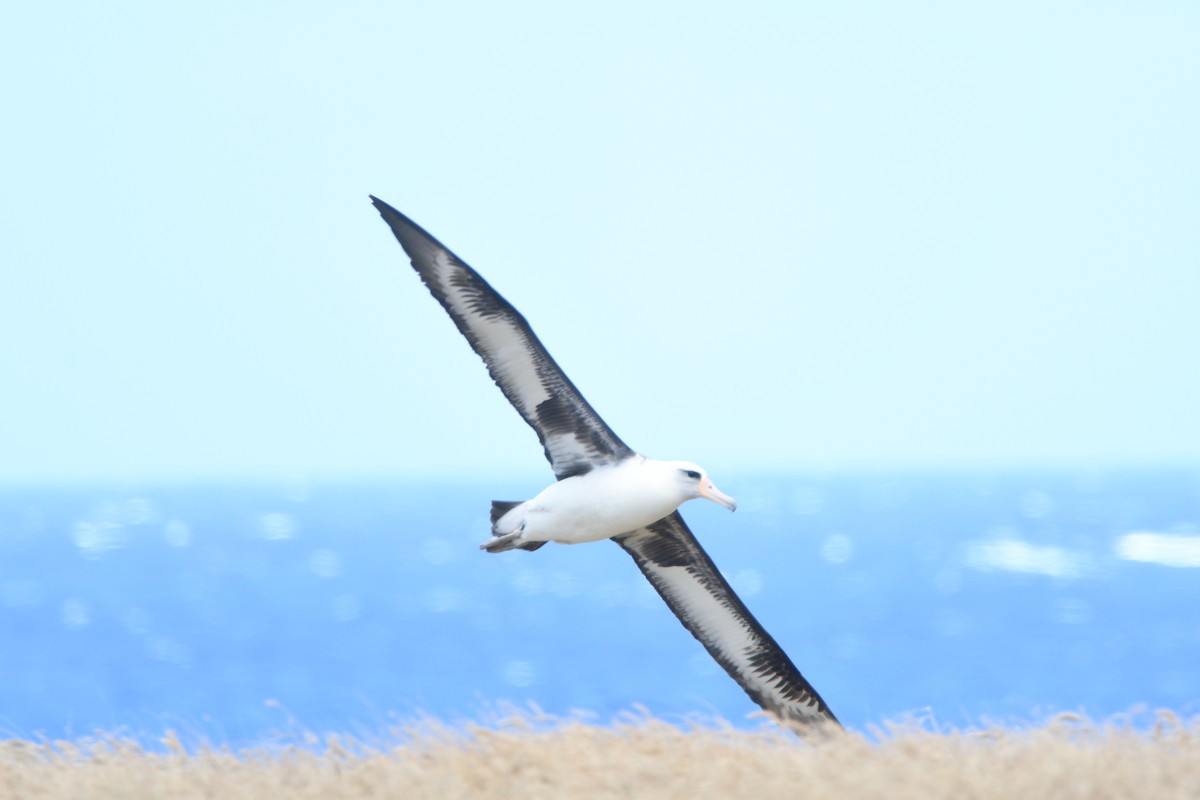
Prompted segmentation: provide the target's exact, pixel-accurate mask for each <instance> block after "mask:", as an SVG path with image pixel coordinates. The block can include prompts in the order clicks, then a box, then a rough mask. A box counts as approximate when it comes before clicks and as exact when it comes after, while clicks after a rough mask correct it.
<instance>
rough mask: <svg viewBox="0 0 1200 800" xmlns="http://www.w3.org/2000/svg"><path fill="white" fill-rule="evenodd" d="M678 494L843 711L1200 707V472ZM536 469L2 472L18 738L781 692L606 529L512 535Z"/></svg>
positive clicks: (1, 719) (616, 705)
mask: <svg viewBox="0 0 1200 800" xmlns="http://www.w3.org/2000/svg"><path fill="white" fill-rule="evenodd" d="M721 484H722V488H723V489H725V490H726V491H728V492H729V493H730V494H732V495H734V496H735V497H737V499H738V501H739V507H738V511H737V513H735V514H732V515H730V514H729V513H728V512H726V511H724V510H723V509H720V508H718V507H716V506H715V505H713V504H707V503H691V504H688V505H686V506H684V509H683V512H684V516H685V518H687V520H688V522H689V524H690V525H691V527H692V529H693V531H694V532H695V533H696V535H697V537H698V538H699V539H700V541H701V543H702V544H703V545H704V546H705V548H706V549H707V550H708V551H709V554H710V555H711V556H712V557H713V559H714V560H715V561H716V563H717V564H718V565H719V566H720V567H721V569H722V571H723V572H724V574H725V575H726V577H727V578H728V579H729V581H730V582H731V583H732V585H733V586H734V588H735V589H736V590H737V591H738V593H739V594H740V595H741V597H742V599H743V600H744V601H745V602H746V604H747V605H748V606H749V608H750V609H751V611H753V612H754V614H755V615H756V616H757V617H758V619H759V621H760V622H762V624H763V625H764V626H765V627H766V629H767V630H768V631H769V632H770V633H771V634H772V635H773V636H774V637H775V639H776V640H777V641H778V642H779V643H780V644H781V645H782V646H783V648H784V649H785V650H786V651H787V652H788V653H789V655H790V656H791V658H792V660H793V661H794V662H795V663H796V665H797V666H798V667H799V668H800V670H801V671H802V672H803V673H804V675H805V677H807V678H808V679H809V681H810V682H811V683H812V684H813V685H814V686H815V687H816V688H817V689H818V691H820V692H821V694H822V695H823V697H824V698H825V700H826V701H827V702H828V703H829V705H830V706H831V707H832V709H833V710H834V712H835V713H836V714H837V715H838V716H839V718H840V719H841V720H842V721H843V723H845V724H846V725H847V726H848V727H852V728H859V729H862V728H865V727H866V726H868V725H870V724H872V723H878V722H880V721H883V720H889V719H896V718H898V717H901V716H904V715H906V714H913V713H915V714H920V715H922V716H932V717H933V718H934V719H936V720H938V721H939V722H940V723H943V724H949V725H960V726H963V725H970V724H976V723H979V722H981V721H985V720H989V721H1000V722H1004V721H1010V720H1029V719H1034V718H1039V717H1042V716H1044V715H1046V714H1048V713H1052V712H1054V711H1059V710H1072V711H1077V710H1082V711H1084V712H1086V713H1088V714H1090V715H1092V716H1094V717H1105V716H1109V715H1112V714H1115V713H1120V712H1126V711H1130V710H1131V709H1137V708H1139V707H1148V708H1156V707H1167V708H1171V709H1174V710H1176V711H1180V712H1183V713H1193V714H1194V713H1197V712H1200V469H1162V470H1144V469H1143V470H1131V471H1103V470H1077V471H1070V470H1061V471H1046V472H1029V471H1024V472H1007V473H1005V472H997V473H985V472H976V473H966V474H962V473H957V474H938V473H913V472H897V473H885V472H877V473H824V474H811V473H797V474H792V475H781V474H773V475H771V476H762V475H740V476H739V475H732V476H722V482H721ZM540 488H541V487H540V486H539V485H538V482H537V480H531V481H528V482H526V481H517V480H515V479H511V478H504V479H502V480H500V481H495V482H491V483H482V482H481V483H477V484H461V485H451V484H444V483H432V482H431V483H413V482H402V481H396V482H383V481H380V482H377V483H359V484H350V483H341V484H339V483H320V482H308V481H304V480H300V479H296V480H289V481H281V482H279V483H274V484H273V483H269V482H263V483H260V484H254V485H206V486H195V485H187V486H184V485H144V486H136V485H126V486H115V485H109V486H93V487H88V486H73V487H20V488H13V487H10V488H7V489H3V490H0V736H17V737H26V738H29V737H43V736H44V737H54V738H58V737H72V736H80V735H85V734H91V733H93V732H94V731H96V730H98V729H101V730H105V731H118V732H123V733H126V734H129V735H133V736H138V737H146V738H153V737H155V736H157V735H158V734H160V733H161V732H162V731H163V730H164V729H166V728H174V729H177V730H181V731H184V732H187V733H189V734H190V735H193V736H196V737H204V738H206V739H209V740H211V741H215V742H221V743H231V744H246V743H253V742H256V741H261V740H263V739H264V738H268V737H271V736H274V735H278V733H279V732H280V731H288V730H294V729H304V730H311V731H315V732H322V731H342V732H350V733H364V732H365V733H369V732H371V731H379V730H382V729H385V728H386V727H387V726H390V725H392V724H394V723H397V722H400V721H404V720H409V719H412V718H415V717H419V716H423V715H432V716H435V717H438V718H440V719H443V720H446V721H448V722H455V721H458V720H464V719H480V718H486V717H487V716H488V715H489V714H492V713H495V711H496V709H497V708H498V706H499V705H501V704H504V703H515V704H518V705H527V704H529V703H534V704H536V705H537V706H538V707H539V708H541V709H543V710H545V711H547V712H551V713H555V714H568V713H572V712H575V711H578V710H582V711H585V712H590V713H592V714H594V715H595V718H596V719H598V720H600V721H606V720H608V719H610V718H612V717H613V716H614V715H616V714H618V713H620V712H622V711H627V710H629V709H631V708H635V707H638V706H643V707H645V708H647V709H649V710H650V711H651V712H653V713H654V714H657V715H661V716H664V717H666V718H667V719H675V720H684V719H687V718H689V717H691V716H693V715H696V714H700V715H704V716H714V715H719V716H722V717H724V718H726V719H728V720H730V721H732V722H733V723H734V724H735V725H739V726H742V725H745V726H757V725H759V724H761V721H760V720H757V719H755V718H753V717H752V716H748V715H751V714H752V712H754V711H756V707H755V706H754V705H753V704H752V703H751V701H750V700H749V699H748V698H747V697H746V696H745V695H744V694H743V693H742V691H741V689H740V688H739V687H738V686H737V685H736V684H735V683H734V682H733V681H732V680H731V679H730V678H729V677H728V676H726V675H725V674H724V673H723V672H722V671H721V669H720V668H719V667H718V666H717V665H716V664H715V663H714V662H713V661H712V659H711V658H710V657H709V656H708V654H707V653H706V652H705V651H704V649H703V648H702V647H701V646H700V644H699V643H698V642H696V641H695V640H694V639H693V638H692V637H691V636H690V634H688V633H687V631H685V630H684V628H683V627H682V626H681V625H680V624H679V622H678V621H677V620H676V619H675V617H674V616H673V615H672V614H671V612H670V611H669V610H668V609H667V607H666V606H665V605H664V604H663V602H662V601H661V600H660V599H659V597H658V596H657V595H656V594H655V593H654V591H653V590H652V589H651V587H650V586H649V584H648V583H647V582H646V581H645V579H644V578H643V577H642V576H641V573H640V572H639V571H638V570H637V568H636V566H635V564H634V563H633V562H632V560H631V559H630V558H629V557H628V556H627V555H626V554H625V553H623V552H622V551H621V550H620V548H618V547H617V546H615V545H613V544H611V543H609V542H594V543H590V544H584V545H576V546H562V545H552V546H547V547H544V548H542V549H541V550H539V551H537V552H533V553H529V552H520V551H518V552H511V553H505V554H500V555H489V554H486V553H483V552H481V551H480V550H479V549H478V544H479V543H480V542H481V541H483V540H484V539H485V538H487V535H488V523H487V512H488V507H489V501H490V500H492V499H493V498H499V499H515V498H521V497H524V496H528V495H531V494H532V493H534V492H536V491H537V490H538V489H540Z"/></svg>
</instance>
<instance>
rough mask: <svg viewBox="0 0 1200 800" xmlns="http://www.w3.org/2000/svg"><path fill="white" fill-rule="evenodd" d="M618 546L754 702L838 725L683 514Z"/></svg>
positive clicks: (782, 715) (621, 539) (794, 718)
mask: <svg viewBox="0 0 1200 800" xmlns="http://www.w3.org/2000/svg"><path fill="white" fill-rule="evenodd" d="M613 541H615V542H616V543H617V544H619V545H621V547H622V548H624V550H625V552H627V553H629V555H631V556H633V560H634V561H636V562H637V565H638V567H640V568H641V570H642V573H643V574H644V575H645V576H646V578H647V579H648V580H649V581H650V583H651V584H653V586H654V588H655V589H657V590H658V593H659V594H660V595H662V598H663V600H665V601H667V605H668V606H670V608H671V610H672V611H674V612H675V616H677V617H679V621H680V622H682V623H683V626H684V627H685V628H687V629H688V630H689V631H691V633H692V635H693V636H695V637H696V638H697V639H698V640H699V641H700V643H701V644H702V645H704V647H705V649H707V650H708V652H709V654H710V655H711V656H712V657H713V658H714V659H716V661H717V663H718V664H720V665H721V666H722V667H724V668H725V671H726V672H728V673H729V675H730V677H732V678H733V679H734V680H735V681H737V682H738V684H739V685H740V686H741V687H742V688H743V689H745V690H746V694H748V695H750V699H752V700H753V701H754V702H756V703H758V705H760V706H761V707H762V708H764V709H765V710H767V711H768V712H770V713H772V714H774V715H775V716H776V717H778V718H779V719H781V720H786V721H791V722H798V723H801V724H804V725H808V724H811V723H814V722H833V723H835V724H836V723H837V719H836V718H835V717H834V716H833V712H832V711H830V710H829V706H827V705H826V704H825V701H824V700H822V699H821V696H820V695H819V694H817V691H816V689H814V688H813V687H812V686H811V685H810V684H809V682H808V681H806V680H805V679H804V676H803V675H801V674H800V670H798V669H796V666H795V665H794V664H793V663H792V662H791V659H789V658H788V657H787V654H786V653H784V652H783V649H782V648H780V646H779V645H778V644H776V643H775V640H774V639H772V638H771V635H770V634H768V633H767V632H766V631H765V630H763V627H762V626H761V625H759V624H758V620H756V619H755V618H754V615H753V614H751V613H750V611H749V609H747V608H746V606H745V605H744V604H743V603H742V601H741V599H740V598H739V597H738V596H737V595H736V594H734V592H733V589H732V588H731V587H730V586H729V584H728V583H727V582H726V581H725V579H724V578H723V577H721V573H720V572H718V571H717V567H716V565H715V564H713V562H712V559H710V558H709V557H708V553H705V552H704V548H702V547H701V546H700V543H699V542H698V541H696V537H695V536H693V535H692V532H691V531H689V530H688V527H687V525H685V524H684V522H683V517H681V516H679V512H675V513H674V514H672V515H671V516H669V517H665V518H664V519H661V520H659V521H658V522H655V523H654V524H652V525H649V526H647V527H645V528H639V529H638V530H636V531H633V532H631V533H625V534H621V535H620V536H614V537H613Z"/></svg>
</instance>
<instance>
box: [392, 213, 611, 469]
mask: <svg viewBox="0 0 1200 800" xmlns="http://www.w3.org/2000/svg"><path fill="white" fill-rule="evenodd" d="M371 202H372V203H374V204H375V208H377V209H378V210H379V213H380V214H381V215H383V219H384V221H386V222H387V224H388V225H390V226H391V228H392V233H394V234H396V238H397V239H398V240H399V241H400V245H401V247H403V248H404V251H405V252H406V253H408V255H409V257H410V258H411V259H412V265H413V268H414V269H416V271H417V274H418V275H420V276H421V280H422V281H424V283H425V285H426V286H427V287H429V291H430V292H432V293H433V296H434V297H435V298H437V300H438V302H439V303H441V304H442V307H443V308H445V309H446V312H447V313H448V314H449V315H450V318H451V319H453V320H454V324H455V325H457V326H458V330H459V331H460V332H461V333H462V335H463V336H465V337H466V338H467V341H468V342H470V343H471V347H472V348H473V349H474V350H475V352H476V353H478V354H479V357H480V358H482V359H483V360H484V363H485V364H487V368H488V372H489V373H490V374H491V376H492V380H494V381H495V382H496V385H497V386H499V387H500V391H502V392H504V396H505V397H507V398H508V401H509V402H510V403H512V405H513V408H515V409H516V410H517V412H518V413H519V414H520V415H521V417H522V418H524V420H525V421H526V422H528V423H529V425H530V426H531V427H532V428H533V429H534V430H535V431H537V435H538V440H539V441H541V443H542V447H543V448H544V449H545V451H546V458H547V459H548V460H549V461H550V466H551V467H552V468H553V469H554V474H555V475H556V476H557V477H558V479H559V480H562V479H563V478H569V477H571V476H572V475H582V474H583V473H585V472H588V471H590V470H591V469H592V468H593V467H595V466H597V465H600V464H610V463H613V462H616V461H620V460H621V459H623V458H625V457H627V456H629V455H632V454H633V451H632V450H630V449H629V448H628V447H627V446H626V445H625V443H624V442H622V441H621V440H620V439H619V438H617V435H616V434H615V433H613V432H612V430H611V429H610V428H609V427H608V425H606V424H605V422H604V420H602V419H601V418H600V416H599V415H598V414H597V413H596V412H595V411H594V410H592V407H591V406H590V405H588V403H587V401H586V400H584V399H583V395H581V394H580V393H579V390H578V389H576V388H575V386H574V384H572V383H571V381H570V379H569V378H568V377H567V376H566V375H565V374H563V371H562V370H561V369H559V367H558V365H557V364H555V363H554V359H553V358H551V357H550V354H549V353H547V352H546V348H545V347H543V346H542V343H541V342H539V341H538V338H537V336H535V335H534V333H533V330H532V329H531V328H530V327H529V323H527V322H526V321H525V318H524V317H522V316H521V314H520V313H519V312H518V311H517V310H516V309H515V308H513V307H512V306H511V305H510V304H509V302H508V301H507V300H505V299H504V298H503V297H501V296H500V295H499V293H497V292H496V290H495V289H493V288H492V287H491V286H489V285H488V283H487V281H485V280H484V279H483V278H482V277H480V275H479V273H477V272H476V271H475V270H473V269H471V268H470V267H469V266H467V264H466V263H465V262H463V261H462V260H461V259H460V258H458V257H457V256H456V255H454V253H452V252H450V251H449V250H448V249H447V248H446V247H445V246H443V245H442V243H441V242H439V241H438V240H437V239H435V238H433V237H432V236H430V235H429V234H428V233H426V232H425V231H424V230H423V229H422V228H421V227H420V226H419V225H417V224H416V223H415V222H413V221H412V220H410V219H409V218H408V217H406V216H404V215H403V214H401V213H400V212H399V211H397V210H396V209H394V208H392V207H391V206H389V205H388V204H387V203H385V202H383V201H382V200H380V199H379V198H377V197H371Z"/></svg>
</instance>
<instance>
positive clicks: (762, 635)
mask: <svg viewBox="0 0 1200 800" xmlns="http://www.w3.org/2000/svg"><path fill="white" fill-rule="evenodd" d="M371 202H372V203H374V204H375V208H376V209H378V211H379V213H380V214H381V215H382V216H383V219H384V221H385V222H387V224H388V225H389V226H390V227H391V229H392V233H393V234H395V236H396V239H397V240H399V242H400V246H401V247H403V248H404V251H405V252H406V253H407V254H408V256H409V258H410V259H412V266H413V268H414V269H415V270H416V271H417V274H418V275H419V276H420V278H421V281H422V282H423V283H424V284H425V286H426V287H427V288H428V289H429V291H430V292H431V293H432V294H433V296H434V298H436V299H437V301H438V302H439V303H441V305H442V307H443V308H444V309H445V310H446V313H448V314H449V315H450V318H451V319H452V320H454V324H455V325H456V326H457V327H458V330H459V332H460V333H462V335H463V336H464V337H466V339H467V341H468V342H469V343H470V345H471V348H472V349H473V350H474V351H475V352H476V354H478V355H479V357H480V358H482V359H483V361H484V364H486V366H487V369H488V373H489V374H490V375H491V377H492V380H493V381H495V382H496V385H497V386H499V387H500V391H501V392H503V393H504V396H505V397H506V398H508V401H509V402H510V403H512V405H513V408H515V409H516V410H517V413H519V414H520V415H521V417H522V418H523V419H524V420H525V422H527V423H528V424H529V426H530V427H532V428H533V430H534V431H535V432H536V433H537V436H538V440H539V441H540V442H541V444H542V447H543V448H544V450H545V453H546V459H547V460H548V461H549V462H550V466H551V468H552V469H553V471H554V476H555V478H556V479H557V480H556V482H555V483H553V484H551V485H550V486H548V487H547V488H546V489H544V490H543V491H542V492H541V493H539V494H538V495H537V496H535V497H534V498H533V499H531V500H525V501H521V502H507V501H494V502H493V503H492V511H491V521H492V537H491V538H490V539H488V540H487V541H486V542H484V543H483V544H482V545H481V548H482V549H484V550H487V551H488V552H489V553H499V552H503V551H506V550H514V549H519V550H536V549H538V548H539V547H541V546H543V545H544V544H546V543H547V542H560V543H565V544H577V543H580V542H591V541H598V540H600V539H612V540H613V541H614V542H616V543H617V544H618V545H620V547H621V548H622V549H623V550H625V552H627V553H628V554H629V555H630V556H632V557H633V560H634V562H636V563H637V565H638V567H639V568H640V569H641V571H642V574H643V575H645V576H646V579H647V580H649V581H650V583H651V585H652V586H654V588H655V589H656V590H657V591H658V593H659V594H660V595H661V596H662V598H663V600H664V601H666V604H667V606H668V607H669V608H670V609H671V611H673V612H674V613H675V616H676V617H678V618H679V621H680V622H682V623H683V626H684V627H685V628H687V630H688V631H689V632H691V634H692V635H693V636H695V637H696V639H697V640H699V642H700V643H701V644H702V645H704V647H705V649H706V650H708V652H709V654H710V655H711V656H712V657H713V658H714V659H715V660H716V661H717V663H718V664H720V665H721V666H722V667H723V668H724V669H725V671H726V672H727V673H729V675H730V677H732V678H733V679H734V680H735V681H737V683H738V685H740V686H741V687H742V689H744V690H745V692H746V694H748V695H749V696H750V698H751V699H752V700H753V701H754V702H755V703H757V704H758V705H759V706H760V707H762V709H763V710H765V711H766V712H767V713H768V714H770V715H772V716H773V717H775V718H776V719H777V720H779V721H780V722H782V723H784V724H789V723H791V724H796V725H801V726H807V725H813V724H818V723H832V724H834V725H836V724H837V719H836V717H834V715H833V712H831V711H830V710H829V706H828V705H826V704H825V701H824V700H822V699H821V696H820V695H819V694H817V692H816V690H815V689H813V687H812V686H811V685H810V684H809V682H808V681H807V680H805V678H804V676H803V675H801V674H800V671H799V670H798V669H796V666H795V665H794V664H793V663H792V661H791V659H789V658H788V657H787V654H786V653H784V652H783V649H782V648H780V646H779V645H778V644H777V643H776V642H775V640H774V639H772V638H771V636H770V634H768V633H767V632H766V631H765V630H764V629H763V627H762V625H760V624H759V623H758V620H756V619H755V618H754V615H753V614H751V613H750V611H749V609H747V608H746V606H745V604H744V603H743V602H742V601H741V599H740V598H739V597H738V596H737V595H736V594H735V593H734V591H733V589H732V588H731V587H730V585H729V583H728V582H727V581H726V580H725V578H723V577H722V576H721V573H720V571H718V570H717V567H716V565H715V564H714V563H713V562H712V559H711V558H709V557H708V554H707V553H705V552H704V548H702V547H701V546H700V543H699V542H698V541H697V540H696V537H695V536H694V535H692V532H691V531H690V530H688V527H687V525H686V524H684V521H683V517H681V516H680V515H679V511H678V509H679V507H680V506H681V505H682V504H684V503H686V502H687V501H689V500H692V499H697V498H703V499H707V500H711V501H712V502H715V503H717V504H719V505H722V506H724V507H726V508H728V509H729V510H731V511H732V510H734V509H736V508H737V504H736V503H735V502H734V500H733V498H732V497H730V496H729V495H727V494H725V493H723V492H722V491H721V490H719V489H718V488H717V487H716V486H715V485H714V484H713V481H712V479H711V478H710V477H709V476H708V473H707V472H705V471H704V470H703V469H702V468H701V467H699V466H698V465H696V464H693V463H691V462H690V461H659V460H656V459H652V458H647V457H645V456H643V455H640V454H639V453H637V452H635V451H634V450H632V449H631V448H629V447H628V446H627V445H626V444H625V443H624V442H622V441H621V439H620V438H618V437H617V435H616V434H615V433H613V431H612V429H611V428H609V427H608V425H607V424H606V423H605V422H604V420H603V419H601V418H600V415H598V414H597V413H596V412H595V410H593V409H592V407H591V406H590V405H589V404H588V402H587V401H586V400H584V398H583V395H582V394H580V392H579V390H578V389H576V388H575V385H574V384H573V383H571V380H570V378H568V377H567V376H566V374H565V373H564V372H563V371H562V370H561V369H560V368H559V366H558V364H556V363H555V362H554V359H553V358H551V357H550V354H549V353H548V352H547V351H546V348H545V347H543V346H542V343H541V342H540V341H539V340H538V338H537V336H535V335H534V333H533V329H532V328H530V327H529V323H527V322H526V321H525V318H524V317H523V316H521V314H520V312H518V311H517V310H516V309H515V308H513V306H512V305H511V304H510V303H509V302H508V301H507V300H505V299H504V298H503V297H501V296H500V294H499V293H498V292H496V290H495V289H493V288H492V287H491V286H490V285H489V284H488V283H487V281H485V280H484V279H483V278H482V277H481V276H480V275H479V273H478V272H476V271H475V270H473V269H471V267H469V266H467V264H466V262H464V261H463V260H462V259H460V258H459V257H458V256H456V255H454V253H452V252H450V250H449V249H448V248H446V247H445V246H444V245H443V244H442V243H441V242H439V241H438V240H437V239H435V238H434V237H433V236H431V235H429V234H428V233H427V232H426V231H425V230H424V229H422V228H421V227H420V226H419V225H417V224H416V223H415V222H413V221H412V220H411V219H409V218H408V217H406V216H405V215H404V214H401V213H400V212H399V211H397V210H396V209H394V208H392V207H391V206H390V205H388V204H387V203H385V202H383V201H382V200H380V199H379V198H377V197H375V196H371Z"/></svg>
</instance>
